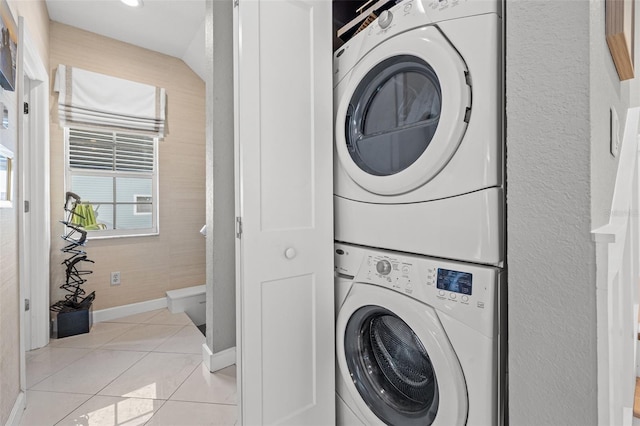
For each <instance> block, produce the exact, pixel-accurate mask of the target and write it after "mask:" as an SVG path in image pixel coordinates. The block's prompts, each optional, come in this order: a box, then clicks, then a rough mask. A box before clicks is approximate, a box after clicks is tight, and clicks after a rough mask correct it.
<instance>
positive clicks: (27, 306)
mask: <svg viewBox="0 0 640 426" xmlns="http://www.w3.org/2000/svg"><path fill="white" fill-rule="evenodd" d="M29 309H31V301H30V300H29V299H24V310H25V312H26V311H28V310H29Z"/></svg>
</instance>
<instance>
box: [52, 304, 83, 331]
mask: <svg viewBox="0 0 640 426" xmlns="http://www.w3.org/2000/svg"><path fill="white" fill-rule="evenodd" d="M91 326H93V305H91V306H89V309H80V310H77V311H69V312H53V313H52V316H51V337H53V338H54V339H62V338H63V337H69V336H75V335H76V334H83V333H88V332H89V331H90V330H91Z"/></svg>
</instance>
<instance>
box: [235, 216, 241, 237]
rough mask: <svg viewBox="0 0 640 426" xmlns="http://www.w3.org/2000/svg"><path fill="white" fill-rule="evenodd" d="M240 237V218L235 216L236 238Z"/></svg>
mask: <svg viewBox="0 0 640 426" xmlns="http://www.w3.org/2000/svg"><path fill="white" fill-rule="evenodd" d="M241 237H242V218H241V217H236V238H241Z"/></svg>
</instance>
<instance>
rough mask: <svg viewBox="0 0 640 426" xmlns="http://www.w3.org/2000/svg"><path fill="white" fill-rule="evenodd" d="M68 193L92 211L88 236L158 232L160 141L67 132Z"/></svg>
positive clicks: (130, 135)
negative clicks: (91, 222) (92, 216)
mask: <svg viewBox="0 0 640 426" xmlns="http://www.w3.org/2000/svg"><path fill="white" fill-rule="evenodd" d="M65 141H66V170H67V176H66V178H67V179H66V190H67V191H71V192H74V193H76V194H77V195H78V196H80V199H81V200H82V204H89V205H91V207H92V208H93V211H94V212H95V217H96V224H95V225H92V226H88V227H87V229H88V230H90V233H89V237H92V238H95V237H98V238H99V237H121V236H136V235H153V234H157V233H158V175H157V173H158V167H157V145H158V140H157V138H153V137H150V136H145V135H140V134H129V133H122V132H109V131H96V130H86V129H80V128H66V129H65Z"/></svg>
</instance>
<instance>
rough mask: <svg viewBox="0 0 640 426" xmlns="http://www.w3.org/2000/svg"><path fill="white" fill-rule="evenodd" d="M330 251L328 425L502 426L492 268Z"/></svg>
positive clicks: (500, 350)
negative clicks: (331, 413)
mask: <svg viewBox="0 0 640 426" xmlns="http://www.w3.org/2000/svg"><path fill="white" fill-rule="evenodd" d="M335 249H336V252H335V268H336V314H337V318H336V364H337V366H336V416H337V418H336V423H337V424H338V425H361V424H365V425H377V424H380V425H382V424H387V425H396V426H411V425H420V426H425V425H439V426H457V425H468V426H472V425H482V426H487V425H501V424H503V409H504V404H503V402H502V401H503V393H504V384H505V367H504V365H505V359H506V357H505V353H506V352H505V347H506V346H505V345H506V338H505V333H504V330H501V329H500V327H499V325H500V324H502V323H504V324H506V322H504V318H503V315H504V311H502V310H501V309H500V308H499V307H500V306H504V304H503V303H501V300H500V299H501V298H502V297H504V294H503V289H504V281H505V275H503V273H502V272H501V270H500V269H498V268H495V267H490V266H481V265H476V264H467V263H462V262H454V261H444V260H441V259H433V258H429V257H426V256H416V255H406V254H400V253H397V252H392V251H385V250H373V249H367V248H363V247H358V246H352V245H347V244H339V243H338V244H336V245H335Z"/></svg>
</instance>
